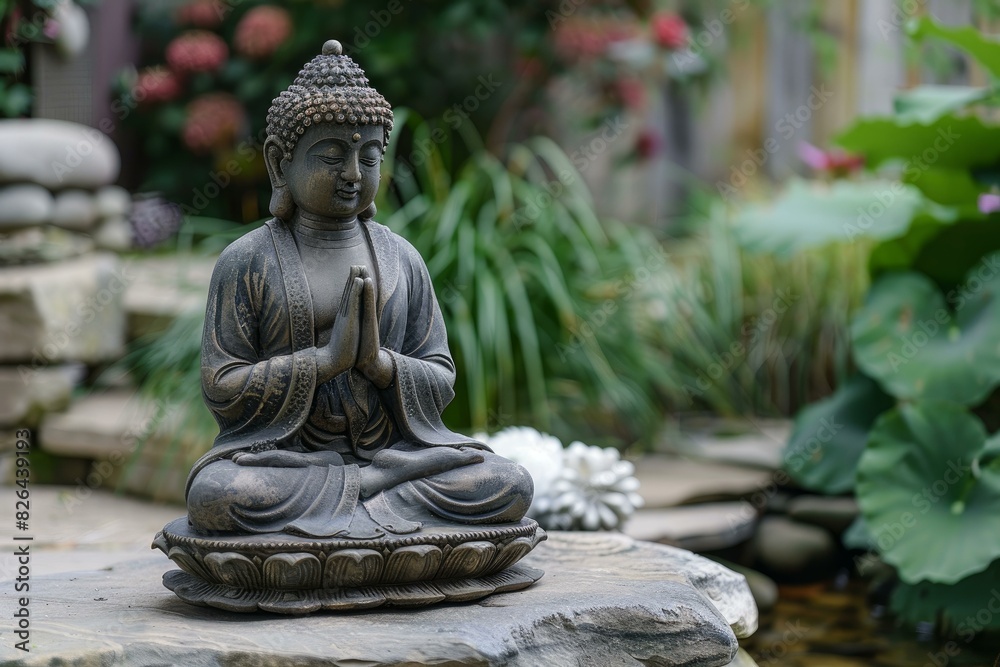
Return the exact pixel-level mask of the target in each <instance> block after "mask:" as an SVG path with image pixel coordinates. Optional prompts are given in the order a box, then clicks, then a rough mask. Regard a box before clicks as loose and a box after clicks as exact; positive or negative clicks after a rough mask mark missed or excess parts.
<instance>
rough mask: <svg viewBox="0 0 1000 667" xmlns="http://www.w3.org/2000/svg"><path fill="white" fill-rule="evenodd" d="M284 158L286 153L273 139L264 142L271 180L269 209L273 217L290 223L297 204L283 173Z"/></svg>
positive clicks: (265, 157)
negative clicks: (282, 162) (282, 163)
mask: <svg viewBox="0 0 1000 667" xmlns="http://www.w3.org/2000/svg"><path fill="white" fill-rule="evenodd" d="M284 156H285V154H284V152H283V151H282V150H281V148H280V147H279V146H278V144H277V142H276V141H275V140H274V139H273V138H270V137H269V138H268V140H267V141H266V142H264V162H265V164H266V165H267V176H268V178H269V179H271V204H270V206H269V207H268V208H269V209H270V211H271V215H273V216H274V217H276V218H279V219H281V220H284V221H285V222H288V221H289V220H291V219H292V216H293V215H295V202H294V201H293V200H292V193H291V192H289V191H288V184H287V183H286V182H285V177H284V174H282V172H281V160H282V159H283V158H284Z"/></svg>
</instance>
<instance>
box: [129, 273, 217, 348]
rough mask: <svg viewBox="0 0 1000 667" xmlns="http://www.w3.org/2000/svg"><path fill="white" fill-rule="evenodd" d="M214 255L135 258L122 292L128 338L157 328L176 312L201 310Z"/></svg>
mask: <svg viewBox="0 0 1000 667" xmlns="http://www.w3.org/2000/svg"><path fill="white" fill-rule="evenodd" d="M217 259H218V258H217V257H193V256H189V257H181V256H176V255H175V256H167V257H163V256H161V257H147V258H142V259H139V260H137V261H136V262H135V263H134V264H133V266H132V271H133V273H134V274H135V281H134V282H133V283H132V284H131V285H130V286H129V289H128V291H127V292H126V293H125V310H126V312H127V313H128V335H129V338H137V337H139V336H141V335H143V334H147V333H151V332H154V331H160V330H162V329H164V328H165V327H166V326H168V325H169V324H170V322H171V321H172V320H173V319H174V318H175V317H177V316H178V315H180V314H182V313H185V312H188V311H191V310H198V311H200V312H202V313H204V312H205V302H206V300H207V299H208V283H209V280H210V279H211V277H212V270H213V269H214V268H215V262H216V260H217Z"/></svg>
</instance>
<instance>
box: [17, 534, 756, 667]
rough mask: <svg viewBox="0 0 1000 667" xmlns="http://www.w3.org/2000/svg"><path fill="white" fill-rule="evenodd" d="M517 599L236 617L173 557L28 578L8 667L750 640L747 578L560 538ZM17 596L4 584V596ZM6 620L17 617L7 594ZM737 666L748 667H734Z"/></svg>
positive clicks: (618, 659)
mask: <svg viewBox="0 0 1000 667" xmlns="http://www.w3.org/2000/svg"><path fill="white" fill-rule="evenodd" d="M524 562H525V563H526V564H527V565H529V566H531V567H535V568H539V569H542V570H544V571H545V576H544V577H543V578H542V579H541V581H539V582H538V583H537V584H535V585H534V586H532V587H531V588H528V589H525V590H523V591H518V592H511V593H504V594H499V595H493V596H491V597H489V598H486V599H484V600H481V601H479V602H477V603H465V604H449V605H445V606H437V607H426V608H422V609H410V610H393V609H391V608H387V609H381V608H380V609H376V610H373V611H370V612H362V613H350V614H334V613H319V614H313V615H311V616H307V617H292V618H289V617H282V616H277V615H269V614H255V615H253V616H246V615H236V614H232V613H227V612H221V611H217V610H213V609H205V608H200V607H193V606H189V605H186V604H185V603H183V602H181V601H180V600H178V599H177V598H176V597H175V596H174V595H173V593H171V592H170V591H168V590H166V589H165V588H163V587H162V585H161V583H160V578H161V575H162V574H163V573H164V572H165V571H167V570H169V569H172V564H171V563H170V562H169V561H167V559H166V558H164V557H162V556H159V557H150V558H145V559H142V560H136V561H132V562H129V563H127V564H119V565H115V566H113V567H112V569H111V570H110V571H107V572H97V573H85V574H80V573H77V574H59V575H53V576H45V575H42V576H39V577H37V578H33V579H32V583H33V584H35V585H34V586H33V587H32V598H31V614H32V615H31V623H32V624H31V633H32V634H31V643H32V647H33V648H32V652H31V653H30V654H24V653H22V652H20V651H17V650H16V649H14V648H13V646H12V642H4V643H3V645H2V647H0V659H2V660H7V661H9V662H6V663H5V664H10V665H28V664H30V665H56V664H81V665H82V664H101V665H107V666H110V665H126V664H127V665H138V666H145V665H149V666H152V665H165V664H171V665H185V666H189V667H201V666H212V667H216V666H220V665H278V664H297V665H321V664H322V665H339V666H343V667H347V666H352V667H356V666H359V665H365V666H366V667H383V666H384V667H389V666H402V665H408V666H416V665H445V664H448V665H484V666H485V665H512V666H515V667H516V666H527V665H532V666H534V665H570V664H572V665H577V664H586V665H602V666H603V665H610V666H617V665H622V666H624V665H635V664H637V663H641V664H645V665H691V666H694V665H698V666H703V667H713V666H718V667H722V666H724V665H729V664H730V663H731V661H732V660H733V659H734V658H735V657H736V655H737V649H738V645H737V642H736V636H737V635H738V636H747V635H749V634H750V633H752V632H753V631H754V630H755V629H756V622H757V613H756V609H755V608H754V606H753V600H752V598H751V596H750V592H749V589H748V588H747V585H746V582H745V580H744V579H743V577H742V576H740V575H737V574H735V573H733V572H731V571H730V570H727V569H725V568H723V567H721V566H719V565H716V564H715V563H712V562H711V561H708V560H706V559H704V558H701V557H699V556H695V555H694V554H691V553H689V552H686V551H682V550H679V549H673V548H671V547H667V546H662V545H654V544H649V543H644V542H635V541H633V540H631V539H629V538H627V537H625V536H622V535H615V534H608V533H554V534H552V535H551V536H550V539H549V541H548V542H544V543H543V544H541V545H540V546H539V547H538V548H537V549H536V550H535V551H534V552H532V554H530V555H529V556H528V557H527V558H526V559H525V560H524ZM0 585H3V586H7V587H9V586H10V583H9V582H5V583H3V584H0ZM3 605H4V608H3V610H2V611H0V613H2V614H3V615H4V617H6V618H10V614H12V613H13V612H12V606H13V600H12V599H11V596H5V597H4V599H3ZM737 664H740V663H737Z"/></svg>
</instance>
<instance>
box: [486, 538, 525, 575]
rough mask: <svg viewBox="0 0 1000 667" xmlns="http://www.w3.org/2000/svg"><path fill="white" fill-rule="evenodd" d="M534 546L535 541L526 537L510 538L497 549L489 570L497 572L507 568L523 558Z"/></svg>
mask: <svg viewBox="0 0 1000 667" xmlns="http://www.w3.org/2000/svg"><path fill="white" fill-rule="evenodd" d="M534 548H535V543H534V542H533V541H532V540H531V539H530V538H528V537H519V538H517V539H516V540H511V541H510V542H508V543H507V544H506V545H504V546H503V547H501V548H500V549H499V552H498V553H497V556H496V558H495V559H494V560H493V564H492V565H491V566H490V570H492V571H493V572H497V571H499V570H502V569H504V568H508V567H510V566H511V565H513V564H514V563H516V562H517V561H519V560H521V559H522V558H524V557H525V556H526V555H527V554H528V552H529V551H531V550H532V549H534Z"/></svg>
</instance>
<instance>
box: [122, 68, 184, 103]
mask: <svg viewBox="0 0 1000 667" xmlns="http://www.w3.org/2000/svg"><path fill="white" fill-rule="evenodd" d="M180 94H181V82H180V79H178V78H177V75H176V74H174V73H173V72H171V71H170V70H168V69H167V68H166V67H161V66H156V67H147V68H146V69H144V70H142V71H141V72H139V79H138V81H136V84H135V88H134V89H133V91H132V95H133V96H134V97H135V99H136V101H137V102H140V103H147V104H156V103H158V102H169V101H171V100H175V99H177V97H178V96H179V95H180Z"/></svg>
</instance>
